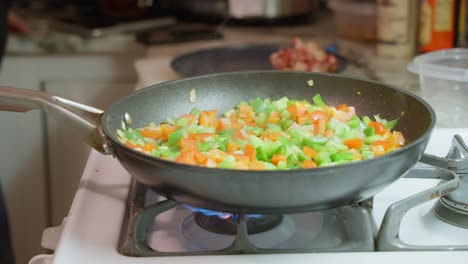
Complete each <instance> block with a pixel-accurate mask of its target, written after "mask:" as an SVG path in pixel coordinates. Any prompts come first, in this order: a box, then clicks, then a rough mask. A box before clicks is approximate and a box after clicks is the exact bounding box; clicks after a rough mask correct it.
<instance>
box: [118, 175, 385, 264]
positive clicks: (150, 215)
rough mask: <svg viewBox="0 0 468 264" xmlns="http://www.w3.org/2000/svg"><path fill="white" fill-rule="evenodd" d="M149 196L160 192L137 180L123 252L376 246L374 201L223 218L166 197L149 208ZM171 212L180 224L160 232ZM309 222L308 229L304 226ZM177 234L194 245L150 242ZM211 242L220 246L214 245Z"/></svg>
mask: <svg viewBox="0 0 468 264" xmlns="http://www.w3.org/2000/svg"><path fill="white" fill-rule="evenodd" d="M148 195H153V196H155V194H154V193H153V192H152V191H150V190H149V189H148V188H147V187H145V186H144V185H142V184H139V183H137V182H133V183H132V187H131V189H130V194H129V199H128V208H129V210H128V211H127V216H125V220H124V224H123V232H122V236H121V241H120V245H119V252H120V253H121V254H123V255H126V256H140V257H141V256H184V255H221V254H253V253H299V252H345V251H373V250H374V237H375V235H376V225H375V223H374V220H373V218H372V215H371V212H370V210H371V201H366V202H363V203H360V204H355V205H349V206H344V207H340V208H336V209H330V210H325V211H321V212H310V213H301V214H288V215H262V216H259V215H255V216H254V217H250V218H249V215H247V214H242V213H239V214H236V217H234V218H233V217H231V218H229V219H227V220H223V219H221V218H219V217H218V216H212V217H209V216H204V215H203V216H202V215H201V214H199V213H196V212H195V213H194V212H192V211H191V210H190V209H188V208H187V206H185V205H180V204H178V203H176V202H174V201H171V200H161V197H160V196H158V198H159V201H158V202H156V203H155V204H152V205H149V206H146V207H145V201H146V200H147V196H148ZM150 200H151V199H150ZM153 201H154V199H153ZM167 213H173V214H175V215H176V216H177V217H175V218H176V219H172V218H171V219H170V220H167V219H166V220H165V221H161V222H171V223H165V224H166V226H171V227H173V226H175V225H178V227H177V228H174V229H168V230H159V228H161V227H162V228H164V227H163V226H164V225H165V224H164V223H163V224H161V226H159V227H158V226H155V222H157V219H158V217H160V216H163V215H164V214H167ZM213 217H215V218H213ZM174 222H177V223H174ZM213 222H214V226H217V225H221V227H220V226H217V227H214V229H215V230H213V225H212V224H213ZM220 223H221V224H220ZM304 224H306V226H307V228H304V229H305V230H307V231H304V230H299V227H301V226H302V225H304ZM219 229H223V230H222V231H221V230H219ZM158 231H161V232H160V233H158ZM174 232H175V233H180V234H179V235H178V236H177V239H178V240H186V242H187V243H189V246H187V247H184V249H185V250H183V251H173V250H172V249H170V250H166V251H165V250H158V249H157V246H158V245H156V247H155V246H154V245H153V246H151V245H149V243H148V240H151V238H152V237H153V236H156V237H157V236H159V235H162V233H164V235H167V234H168V233H170V234H172V233H174ZM168 240H174V237H171V238H169V239H166V238H165V239H161V240H160V242H161V244H168ZM210 241H211V243H210ZM211 244H215V245H216V246H217V247H215V248H212V247H210V246H211ZM162 247H164V246H162ZM155 248H156V249H155Z"/></svg>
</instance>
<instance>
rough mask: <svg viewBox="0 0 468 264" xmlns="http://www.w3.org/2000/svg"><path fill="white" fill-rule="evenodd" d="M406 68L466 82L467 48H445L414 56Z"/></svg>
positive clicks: (467, 69)
mask: <svg viewBox="0 0 468 264" xmlns="http://www.w3.org/2000/svg"><path fill="white" fill-rule="evenodd" d="M408 70H409V71H410V72H413V73H416V74H419V75H422V76H426V77H433V78H439V79H444V80H450V81H460V82H468V49H445V50H439V51H434V52H430V53H426V54H423V55H419V56H416V57H415V58H414V59H413V61H412V62H411V63H410V64H409V65H408Z"/></svg>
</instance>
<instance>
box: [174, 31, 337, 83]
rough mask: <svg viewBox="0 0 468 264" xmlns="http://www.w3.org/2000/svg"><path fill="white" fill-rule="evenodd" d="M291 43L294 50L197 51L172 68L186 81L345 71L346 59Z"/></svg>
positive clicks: (263, 47) (233, 48)
mask: <svg viewBox="0 0 468 264" xmlns="http://www.w3.org/2000/svg"><path fill="white" fill-rule="evenodd" d="M292 42H293V45H292V47H286V46H280V45H274V44H252V45H250V44H246V45H233V46H223V47H216V48H209V49H202V50H197V51H193V52H190V53H186V54H182V55H180V56H178V57H176V58H175V59H174V60H173V61H172V62H171V67H172V69H173V70H174V71H175V72H177V73H178V74H179V75H181V76H184V77H193V76H200V75H205V74H213V73H221V72H236V71H247V70H297V71H310V72H328V73H340V72H342V71H343V70H344V69H345V67H346V59H345V58H344V57H342V56H340V55H339V54H337V53H332V52H327V51H325V50H324V49H323V48H321V47H320V46H319V45H318V44H313V43H315V42H305V43H304V42H303V41H302V40H301V39H299V38H293V41H292ZM323 58H325V60H323Z"/></svg>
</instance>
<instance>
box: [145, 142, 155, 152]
mask: <svg viewBox="0 0 468 264" xmlns="http://www.w3.org/2000/svg"><path fill="white" fill-rule="evenodd" d="M144 148H145V150H146V151H153V149H155V148H156V144H154V143H153V142H148V143H146V145H145V147H144Z"/></svg>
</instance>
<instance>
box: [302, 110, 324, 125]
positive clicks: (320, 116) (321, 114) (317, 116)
mask: <svg viewBox="0 0 468 264" xmlns="http://www.w3.org/2000/svg"><path fill="white" fill-rule="evenodd" d="M307 116H308V117H309V120H310V121H314V120H316V119H323V120H324V121H325V123H326V122H327V121H328V114H327V113H326V112H324V111H320V110H314V111H312V112H310V113H308V114H307Z"/></svg>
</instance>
